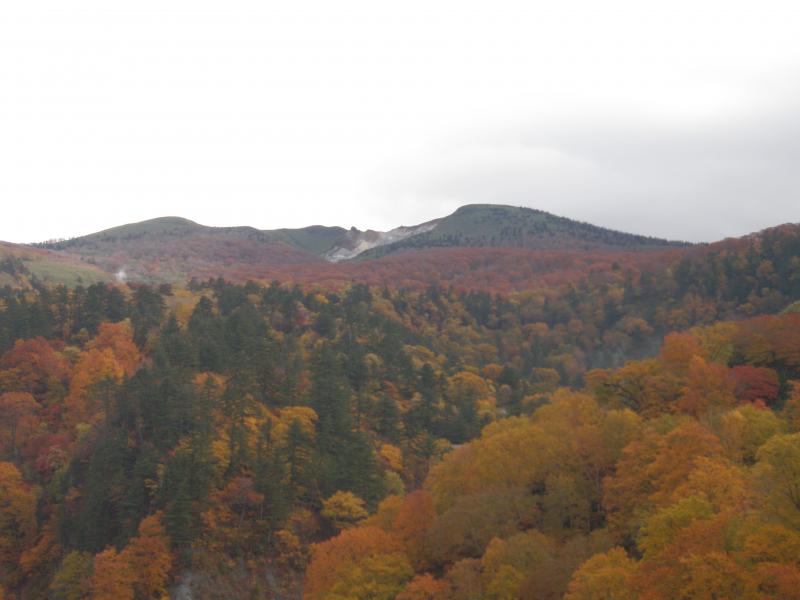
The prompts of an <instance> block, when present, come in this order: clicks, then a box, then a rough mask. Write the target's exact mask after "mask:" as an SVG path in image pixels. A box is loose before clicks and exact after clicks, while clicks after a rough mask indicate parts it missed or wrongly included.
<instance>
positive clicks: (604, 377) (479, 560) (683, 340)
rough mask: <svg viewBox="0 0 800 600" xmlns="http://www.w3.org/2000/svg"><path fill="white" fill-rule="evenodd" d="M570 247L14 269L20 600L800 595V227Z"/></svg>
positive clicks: (5, 578)
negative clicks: (128, 273)
mask: <svg viewBox="0 0 800 600" xmlns="http://www.w3.org/2000/svg"><path fill="white" fill-rule="evenodd" d="M462 216H463V215H462ZM481 218H483V217H481ZM514 218H516V217H514ZM531 218H532V219H533V217H531ZM536 218H537V219H538V218H539V217H538V216H537V217H536ZM537 223H538V221H537ZM556 225H557V227H556ZM556 225H552V224H549V225H546V226H545V225H542V226H538V225H537V227H539V229H536V231H539V232H541V231H545V230H547V231H551V232H555V233H553V236H555V237H552V239H550V238H548V239H549V240H550V241H548V242H547V244H544V245H543V246H542V247H537V246H536V245H535V244H533V242H531V241H530V240H531V239H533V237H530V236H529V237H526V236H525V235H522V234H520V233H519V232H518V231H516V232H515V230H512V229H508V228H505V229H500V228H499V226H498V229H497V231H498V232H501V233H502V235H505V236H506V237H507V239H511V240H512V242H513V243H505V244H503V243H500V242H498V241H497V240H499V239H500V238H501V233H496V234H495V233H493V234H491V235H494V236H495V237H490V236H489V235H488V234H487V235H486V236H484V237H476V234H473V237H471V238H470V240H471V241H470V243H469V244H466V243H464V242H463V240H464V239H466V238H465V237H464V236H461V234H458V235H456V234H449V233H448V234H447V235H448V236H450V237H444V235H443V236H442V237H439V238H435V239H434V238H433V234H431V233H426V234H425V235H426V236H427V237H425V238H419V239H420V240H422V241H420V242H414V243H411V242H404V245H403V246H402V247H400V246H398V247H397V248H392V253H391V254H390V253H389V252H388V250H385V249H384V250H381V252H377V251H376V252H375V254H376V256H375V257H372V258H370V257H366V258H364V257H362V258H360V259H358V260H354V261H351V262H347V263H341V264H329V263H326V262H324V261H322V260H321V259H317V258H316V256H314V257H311V255H310V254H303V255H302V256H303V259H302V260H300V259H297V260H295V259H293V260H292V262H290V263H283V264H280V265H278V264H277V263H274V264H273V266H272V267H270V269H271V270H269V269H267V270H264V269H265V267H264V265H265V264H266V262H265V261H266V260H267V259H266V258H264V256H266V254H264V253H265V252H266V251H267V250H265V249H269V251H270V252H272V251H273V250H274V249H275V248H278V249H279V250H281V252H285V253H290V251H289V249H288V248H289V246H280V245H277V246H276V245H275V244H283V243H284V242H281V241H275V240H273V239H272V238H270V241H269V244H270V245H269V246H259V248H261V250H259V252H260V253H259V254H257V255H251V254H248V255H247V257H246V259H244V258H243V259H242V261H240V262H236V253H237V252H240V251H241V252H244V250H242V248H244V247H245V246H244V245H246V244H251V243H255V242H253V241H252V239H251V238H252V235H251V234H247V235H245V236H244V237H237V238H235V240H236V242H235V244H234V243H233V242H231V243H228V242H230V240H233V239H234V238H233V237H231V236H233V235H239V234H238V233H236V232H233V233H232V232H230V231H228V232H225V233H224V235H225V236H227V237H226V238H225V239H226V240H228V242H225V243H224V244H223V243H222V242H220V245H219V246H214V243H215V242H214V239H216V238H214V237H213V235H216V234H213V233H209V232H207V231H203V232H200V233H198V234H197V235H198V236H200V235H201V234H202V236H204V237H198V238H197V240H198V241H197V242H196V246H194V247H193V248H194V249H193V250H191V252H193V253H194V254H192V257H193V258H192V259H191V260H192V261H194V262H184V263H181V264H180V265H178V266H176V265H177V263H171V264H170V265H169V266H168V267H167V266H164V264H160V263H157V261H155V259H154V258H153V257H151V256H147V255H145V254H144V253H145V252H146V250H145V249H144V247H145V246H148V245H150V244H149V242H148V243H142V248H137V250H136V252H137V253H138V254H136V256H138V257H139V259H137V260H139V261H140V262H138V263H136V264H137V265H139V267H138V268H140V269H141V273H145V271H146V272H147V273H148V276H147V277H144V276H142V277H141V278H140V279H139V280H136V279H135V278H131V279H130V280H129V281H123V280H118V281H114V280H113V278H111V279H108V280H102V277H101V276H100V275H98V280H96V281H94V282H92V280H91V278H90V277H88V275H87V274H86V273H89V272H92V273H94V272H97V273H100V269H101V268H106V267H104V266H103V265H100V266H98V264H99V262H98V261H100V258H99V257H101V255H104V254H105V255H108V256H112V253H111V252H107V251H106V246H103V245H102V244H112V243H113V244H117V246H114V247H115V248H122V247H123V246H124V244H125V243H126V239H124V238H120V239H116V238H114V239H111V238H110V237H109V236H106V237H105V238H103V239H100V238H96V239H93V240H92V241H90V242H73V243H61V244H60V246H58V247H56V246H54V245H53V246H50V247H47V248H30V249H27V250H24V251H17V250H15V251H13V252H9V253H7V254H6V255H3V256H5V258H3V261H2V263H0V269H2V272H3V274H4V277H5V279H3V280H2V281H3V283H4V285H3V287H1V288H0V598H5V599H18V600H37V599H61V600H81V599H98V600H133V599H135V600H154V599H161V598H177V599H181V600H188V599H203V600H205V599H218V598H245V599H248V598H249V599H271V598H285V599H300V598H303V599H307V600H323V599H331V600H361V599H372V600H384V599H385V600H391V599H395V598H396V599H397V600H475V599H489V600H511V599H523V600H551V599H552V600H554V599H559V598H566V599H567V600H594V599H607V600H628V599H630V600H633V599H636V598H646V599H653V600H672V599H675V600H679V599H695V598H698V599H709V600H710V599H712V598H714V599H721V598H726V599H734V598H743V599H768V598H800V227H798V226H792V225H786V226H782V227H777V228H774V229H770V230H766V231H763V232H761V233H759V234H754V235H752V236H748V237H745V238H740V239H735V240H727V241H725V242H720V243H717V244H708V245H696V246H691V245H681V244H666V243H665V244H663V245H661V244H660V243H657V242H655V241H652V240H649V239H644V238H641V239H636V240H632V241H631V240H627V239H622V238H619V237H618V236H611V235H610V234H605V233H603V232H602V231H600V232H599V233H598V232H597V231H594V230H592V236H593V237H591V244H592V245H591V247H587V248H579V249H575V247H574V244H572V243H570V244H571V245H570V244H562V243H559V240H562V241H563V239H565V238H564V236H566V235H573V234H574V235H584V234H585V233H584V230H583V229H580V228H579V227H578V226H572V225H570V224H569V223H561V222H558V223H556ZM181 227H184V229H181V231H180V232H179V234H175V236H176V237H174V238H170V239H169V240H167V241H166V242H164V243H165V244H167V243H168V244H169V245H170V248H174V247H178V246H179V245H180V240H181V239H187V236H190V235H195V234H194V233H192V231H193V230H190V229H189V226H184V225H181ZM504 227H505V226H504ZM548 227H549V228H550V229H547V228H548ZM587 227H588V226H587ZM531 231H533V230H531ZM587 231H588V230H587ZM598 231H599V230H598ZM509 232H510V233H509ZM162 233H163V232H159V235H162ZM512 234H513V235H512ZM136 235H139V236H141V235H146V234H138V233H137V234H136ZM148 235H149V234H148ZM170 235H172V234H170ZM270 235H271V234H270ZM281 235H288V234H281ZM337 235H340V234H339V233H337ZM341 235H345V234H341ZM532 235H533V233H532V234H531V236H532ZM620 235H622V234H620ZM178 236H179V237H178ZM247 236H250V237H247ZM459 236H461V237H459ZM130 239H133V238H132V237H131V238H130ZM141 239H142V238H141V237H138V238H136V240H139V242H140V241H141ZM144 239H145V241H147V240H148V239H150V238H144ZM193 239H194V238H193ZM275 239H277V238H275ZM281 239H283V238H281ZM287 239H288V238H287ZM304 239H305V238H304ZM343 239H344V238H343ZM415 239H416V238H415ZM503 239H506V238H503ZM620 239H621V240H622V241H620ZM98 240H99V241H98ZM430 240H433V242H431V245H430V246H427V247H417V245H419V244H422V243H423V242H425V243H426V244H427V243H428V242H430ZM598 240H600V241H598ZM139 242H137V243H139ZM601 242H602V244H603V245H602V246H598V244H600V243H601ZM623 242H624V243H623ZM259 243H261V242H259ZM304 243H305V242H304ZM176 244H177V245H178V246H176ZM309 244H310V243H309ZM637 244H638V245H642V246H643V247H642V248H640V247H638V246H636V247H634V246H635V245H637ZM307 245H308V244H307ZM212 246H213V247H214V248H218V247H219V248H223V249H224V251H225V252H226V253H232V254H230V256H229V254H225V257H224V259H223V258H220V257H219V256H218V255H214V256H211V254H209V252H207V250H208V249H209V248H211V247H212ZM645 246H646V247H645ZM651 246H655V247H651ZM248 247H249V246H248ZM309 247H310V246H309ZM59 248H65V249H66V250H63V251H64V252H68V251H69V252H72V253H73V254H69V255H68V254H63V255H56V254H55V253H56V252H60V251H62V250H59ZM76 248H77V249H79V250H80V249H86V248H88V249H89V250H86V252H90V251H91V252H92V253H93V254H91V255H90V254H85V255H78V254H76V252H78V250H75V249H76ZM395 250H396V252H395ZM115 251H116V250H115ZM300 251H301V250H297V249H295V250H291V254H292V256H293V257H295V258H296V256H299V255H298V254H297V253H299V252H300ZM302 251H303V252H307V250H302ZM47 252H50V253H52V254H45V253H47ZM120 252H121V251H120ZM188 252H189V251H188V250H187V253H188ZM215 252H217V250H215ZM219 252H222V250H220V251H219ZM318 254H320V253H319V252H318ZM378 254H380V256H378ZM201 255H202V258H198V257H200V256H201ZM45 256H46V257H49V258H47V260H52V261H54V262H53V263H52V264H58V265H61V266H60V267H59V268H62V267H63V265H65V264H73V263H72V262H71V263H67V261H73V262H74V264H76V265H79V267H80V269H83V270H82V271H80V273H81V275H80V277H81V279H79V280H76V281H71V282H59V281H54V280H52V279H51V280H48V279H47V277H45V276H43V275H41V273H39V274H38V275H37V271H36V269H37V268H38V267H37V264H41V263H36V261H37V260H40V257H45ZM254 256H255V258H254ZM270 256H273V254H270ZM53 257H55V258H53ZM209 257H211V258H209ZM42 260H44V259H42ZM114 260H116V258H115V259H114ZM119 260H122V259H119ZM130 260H133V259H130ZM130 260H129V262H130ZM187 260H189V259H187ZM270 260H273V259H270ZM274 260H277V259H274ZM215 261H216V262H215ZM48 264H49V263H48ZM159 265H160V266H159ZM185 265H189V266H185ZM48 268H49V267H48ZM76 268H77V267H76ZM117 268H118V265H117V264H116V263H114V264H110V266H108V267H107V269H112V270H113V269H117ZM159 269H160V270H159ZM42 272H43V271H42ZM165 273H167V274H166V275H165ZM159 277H160V279H159Z"/></svg>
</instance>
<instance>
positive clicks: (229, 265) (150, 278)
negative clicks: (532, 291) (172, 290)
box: [40, 204, 685, 282]
mask: <svg viewBox="0 0 800 600" xmlns="http://www.w3.org/2000/svg"><path fill="white" fill-rule="evenodd" d="M684 245H685V244H682V243H679V242H669V241H667V240H661V239H657V238H649V237H644V236H640V235H632V234H628V233H621V232H618V231H612V230H610V229H604V228H602V227H597V226H594V225H589V224H586V223H580V222H577V221H573V220H571V219H566V218H564V217H557V216H555V215H551V214H549V213H546V212H543V211H539V210H533V209H530V208H519V207H512V206H501V205H488V204H474V205H468V206H463V207H461V208H459V209H458V210H457V211H456V212H454V213H453V214H452V215H449V216H447V217H443V218H441V219H435V220H433V221H429V222H427V223H422V224H419V225H414V226H410V227H397V228H395V229H392V230H390V231H386V232H383V231H372V230H368V231H360V230H358V229H356V228H350V229H345V228H343V227H325V226H321V225H313V226H310V227H304V228H299V229H275V230H259V229H255V228H253V227H247V226H242V227H208V226H205V225H200V224H198V223H195V222H194V221H190V220H188V219H183V218H180V217H162V218H158V219H152V220H149V221H143V222H141V223H132V224H128V225H122V226H119V227H114V228H112V229H107V230H104V231H100V232H97V233H93V234H91V235H87V236H83V237H79V238H74V239H71V240H66V241H60V242H54V243H46V244H41V245H40V248H43V249H46V250H50V251H53V252H56V253H57V254H59V255H63V256H67V257H69V258H70V259H71V260H75V259H78V260H80V261H83V262H84V263H89V264H91V265H97V266H98V267H99V268H100V269H101V270H102V271H105V272H106V273H109V274H113V275H118V276H119V278H120V279H132V280H136V281H145V282H180V281H184V280H186V279H188V278H190V277H197V278H201V279H203V278H208V277H217V276H223V277H225V278H228V279H230V280H233V281H240V280H244V279H247V278H252V279H267V278H270V277H284V276H285V275H286V271H287V270H288V271H289V272H291V274H292V275H293V276H297V277H300V278H302V277H303V276H302V274H301V273H300V272H299V271H298V268H299V267H300V266H303V267H304V269H305V270H306V271H308V268H309V267H311V269H310V271H311V272H313V273H315V274H319V273H322V274H323V275H324V276H325V277H324V279H328V278H329V276H332V277H333V278H334V279H339V278H341V277H347V276H348V271H349V269H344V270H336V271H331V270H330V269H331V268H332V266H331V265H330V263H332V262H333V263H341V262H347V261H350V260H352V259H359V262H363V261H364V260H367V259H375V258H381V257H386V256H390V255H393V254H396V253H398V252H402V253H405V252H408V251H411V250H432V249H446V248H454V249H458V248H462V249H466V248H498V249H516V250H537V251H542V250H546V251H568V252H576V251H577V252H583V251H610V252H639V251H641V250H644V249H667V248H672V247H680V246H684ZM437 260H438V259H437ZM444 260H446V257H445V258H444ZM326 265H327V266H326ZM410 267H411V265H409V268H410Z"/></svg>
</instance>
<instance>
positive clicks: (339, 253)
mask: <svg viewBox="0 0 800 600" xmlns="http://www.w3.org/2000/svg"><path fill="white" fill-rule="evenodd" d="M436 225H437V223H424V224H422V225H417V226H416V227H396V228H395V229H392V230H390V231H358V230H356V231H352V230H351V231H349V232H348V234H347V236H348V238H349V239H348V243H347V245H346V246H337V247H335V248H332V249H331V250H329V251H328V252H326V253H325V259H326V260H329V261H330V262H340V261H343V260H349V259H351V258H355V257H356V256H358V255H359V254H362V253H363V252H366V251H367V250H371V249H372V248H377V247H378V246H386V245H387V244H394V243H395V242H399V241H402V240H405V239H408V238H410V237H412V236H415V235H419V234H421V233H427V232H429V231H433V230H434V229H435V228H436Z"/></svg>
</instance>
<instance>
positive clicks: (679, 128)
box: [373, 93, 800, 241]
mask: <svg viewBox="0 0 800 600" xmlns="http://www.w3.org/2000/svg"><path fill="white" fill-rule="evenodd" d="M780 100H781V102H780V103H779V104H777V103H775V102H765V103H764V104H763V105H762V106H760V107H756V108H755V109H751V110H749V111H742V112H740V114H738V115H734V114H727V115H721V116H716V115H707V116H705V117H704V118H703V119H693V120H692V119H683V120H675V119H672V120H666V119H659V118H656V117H645V116H642V115H636V114H632V115H624V114H599V113H598V114H587V113H584V114H582V115H578V116H569V115H559V116H555V117H551V118H548V119H544V118H539V119H537V118H532V119H525V120H523V119H520V120H519V121H517V122H516V123H513V124H511V125H502V126H501V125H498V127H496V128H495V129H491V128H485V129H483V130H482V131H477V132H472V133H471V134H469V135H462V136H461V137H460V138H458V139H457V140H456V139H454V140H451V141H450V142H449V143H447V144H444V145H442V146H440V147H438V148H435V149H431V151H430V152H429V153H427V154H424V155H420V156H417V157H413V158H410V159H408V160H407V161H405V162H404V163H403V164H402V165H399V166H393V167H392V168H390V169H387V170H385V171H384V172H382V173H380V174H377V175H376V177H375V179H374V182H373V183H374V189H375V191H376V197H378V198H381V199H382V200H383V201H384V202H385V201H386V200H387V199H388V200H390V202H386V203H385V204H384V206H386V207H389V208H390V209H393V210H396V209H397V208H398V207H401V208H400V210H401V213H402V214H403V215H404V216H405V215H406V214H407V215H408V216H406V219H409V218H411V215H412V214H417V215H418V214H426V215H432V216H438V214H437V215H433V211H439V214H441V213H442V212H446V211H449V210H451V209H453V208H455V207H456V206H458V205H460V204H465V203H471V202H481V203H483V202H489V203H503V204H513V205H521V206H529V207H532V208H539V209H543V210H547V211H550V212H553V213H556V214H560V215H564V216H567V217H571V218H576V219H580V220H584V221H590V222H593V223H596V224H599V225H603V226H606V227H612V228H615V229H621V230H626V231H631V232H635V233H642V234H647V235H654V236H660V237H667V238H672V239H687V240H691V241H713V240H717V239H722V238H724V237H728V236H739V235H743V234H746V233H750V232H752V231H756V230H760V229H763V228H766V227H770V226H773V225H777V224H780V223H784V222H796V221H800V93H798V94H790V95H787V96H784V97H782V98H781V99H780ZM776 104H777V106H776Z"/></svg>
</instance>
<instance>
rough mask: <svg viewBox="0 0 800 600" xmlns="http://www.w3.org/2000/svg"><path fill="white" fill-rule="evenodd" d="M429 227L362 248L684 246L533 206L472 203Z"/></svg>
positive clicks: (379, 252) (379, 251)
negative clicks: (616, 229)
mask: <svg viewBox="0 0 800 600" xmlns="http://www.w3.org/2000/svg"><path fill="white" fill-rule="evenodd" d="M421 227H425V230H424V231H420V232H419V233H417V234H415V235H412V236H409V237H407V238H405V239H402V240H399V241H396V242H392V243H388V244H385V245H380V246H378V247H376V248H373V249H370V250H367V251H365V252H364V253H362V255H361V256H363V257H375V256H383V255H386V254H391V253H393V252H398V251H401V250H408V249H420V248H435V247H476V246H477V247H501V248H527V249H532V250H598V249H606V250H608V249H644V248H664V247H666V246H683V245H686V244H685V243H682V242H671V241H667V240H663V239H659V238H652V237H646V236H642V235H634V234H630V233H622V232H619V231H614V230H611V229H605V228H603V227H597V226H595V225H590V224H588V223H581V222H579V221H574V220H572V219H567V218H565V217H558V216H555V215H552V214H550V213H547V212H544V211H541V210H534V209H531V208H523V207H514V206H502V205H495V204H469V205H466V206H462V207H461V208H459V209H458V210H456V211H455V212H454V213H453V214H452V215H449V216H447V217H444V218H442V219H437V220H435V221H431V222H430V223H426V224H424V225H423V226H421Z"/></svg>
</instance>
